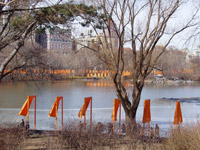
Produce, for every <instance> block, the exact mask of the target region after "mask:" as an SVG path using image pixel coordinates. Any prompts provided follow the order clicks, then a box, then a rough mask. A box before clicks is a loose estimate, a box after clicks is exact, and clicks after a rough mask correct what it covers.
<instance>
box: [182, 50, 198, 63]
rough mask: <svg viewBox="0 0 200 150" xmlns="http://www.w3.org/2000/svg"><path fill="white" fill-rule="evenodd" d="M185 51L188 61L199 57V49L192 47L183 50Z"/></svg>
mask: <svg viewBox="0 0 200 150" xmlns="http://www.w3.org/2000/svg"><path fill="white" fill-rule="evenodd" d="M183 52H185V53H186V61H189V60H190V59H193V58H200V49H199V48H198V49H193V50H183Z"/></svg>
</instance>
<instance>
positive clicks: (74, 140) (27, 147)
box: [0, 122, 160, 150]
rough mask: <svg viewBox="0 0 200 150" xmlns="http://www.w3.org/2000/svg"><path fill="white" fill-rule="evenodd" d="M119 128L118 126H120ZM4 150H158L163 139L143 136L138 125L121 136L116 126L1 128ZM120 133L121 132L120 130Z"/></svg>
mask: <svg viewBox="0 0 200 150" xmlns="http://www.w3.org/2000/svg"><path fill="white" fill-rule="evenodd" d="M116 128H117V126H116ZM0 130H1V133H0V150H7V149H8V150H33V149H35V150H36V149H41V150H154V149H155V150H158V149H160V139H159V138H156V137H149V136H143V135H141V133H142V130H141V127H140V126H138V125H135V126H131V127H129V128H128V130H127V131H126V132H127V133H126V134H125V133H122V134H121V135H118V134H117V133H115V134H114V133H113V132H112V123H108V124H101V123H96V124H94V125H93V130H92V132H90V129H89V128H87V129H85V128H84V126H83V125H82V124H77V122H76V123H70V124H68V125H66V126H65V128H64V131H63V132H58V133H55V132H54V131H52V132H49V131H48V132H41V133H34V134H32V132H29V133H27V132H26V131H25V130H24V129H21V128H18V127H9V128H0ZM116 131H117V129H116Z"/></svg>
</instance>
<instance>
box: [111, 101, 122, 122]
mask: <svg viewBox="0 0 200 150" xmlns="http://www.w3.org/2000/svg"><path fill="white" fill-rule="evenodd" d="M120 104H121V102H120V100H119V99H114V103H113V113H112V121H116V120H117V111H118V108H119V105H120Z"/></svg>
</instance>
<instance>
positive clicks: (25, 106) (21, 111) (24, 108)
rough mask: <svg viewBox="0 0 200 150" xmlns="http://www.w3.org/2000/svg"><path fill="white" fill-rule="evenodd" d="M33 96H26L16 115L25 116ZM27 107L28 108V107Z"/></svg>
mask: <svg viewBox="0 0 200 150" xmlns="http://www.w3.org/2000/svg"><path fill="white" fill-rule="evenodd" d="M33 98H35V96H28V98H27V100H26V101H25V103H24V105H23V106H22V108H21V110H20V112H19V114H18V115H22V116H26V115H27V112H28V110H29V108H30V106H31V103H32V101H33ZM28 105H29V106H28Z"/></svg>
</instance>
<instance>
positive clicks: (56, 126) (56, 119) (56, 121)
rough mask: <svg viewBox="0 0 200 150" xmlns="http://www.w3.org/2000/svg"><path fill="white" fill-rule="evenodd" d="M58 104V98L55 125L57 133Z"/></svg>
mask: <svg viewBox="0 0 200 150" xmlns="http://www.w3.org/2000/svg"><path fill="white" fill-rule="evenodd" d="M57 111H58V103H57V97H56V124H55V130H56V131H57V114H58V112H57Z"/></svg>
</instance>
